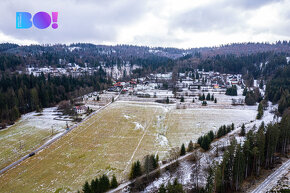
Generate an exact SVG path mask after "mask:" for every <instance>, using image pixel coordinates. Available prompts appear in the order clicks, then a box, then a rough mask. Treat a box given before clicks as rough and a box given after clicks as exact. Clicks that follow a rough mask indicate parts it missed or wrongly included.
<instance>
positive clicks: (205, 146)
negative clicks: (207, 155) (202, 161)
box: [201, 135, 210, 151]
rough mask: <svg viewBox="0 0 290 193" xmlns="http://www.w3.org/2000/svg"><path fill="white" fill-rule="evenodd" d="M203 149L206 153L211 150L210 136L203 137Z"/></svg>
mask: <svg viewBox="0 0 290 193" xmlns="http://www.w3.org/2000/svg"><path fill="white" fill-rule="evenodd" d="M201 147H202V149H204V150H205V151H207V150H209V147H210V139H209V136H208V135H206V136H204V137H203V140H202V143H201Z"/></svg>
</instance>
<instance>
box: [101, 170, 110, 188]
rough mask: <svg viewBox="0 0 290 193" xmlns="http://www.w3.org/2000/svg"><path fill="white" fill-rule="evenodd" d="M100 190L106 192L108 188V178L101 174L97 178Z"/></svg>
mask: <svg viewBox="0 0 290 193" xmlns="http://www.w3.org/2000/svg"><path fill="white" fill-rule="evenodd" d="M99 186H100V192H106V191H108V190H109V189H110V180H109V178H108V176H107V175H105V174H104V175H103V176H102V177H101V178H100V179H99Z"/></svg>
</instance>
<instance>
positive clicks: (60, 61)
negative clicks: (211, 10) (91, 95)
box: [0, 41, 290, 71]
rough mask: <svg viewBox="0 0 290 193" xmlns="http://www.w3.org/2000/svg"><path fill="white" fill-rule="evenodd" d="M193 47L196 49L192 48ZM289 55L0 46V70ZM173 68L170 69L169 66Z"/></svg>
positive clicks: (244, 47) (228, 48)
mask: <svg viewBox="0 0 290 193" xmlns="http://www.w3.org/2000/svg"><path fill="white" fill-rule="evenodd" d="M193 47H194V45H193ZM267 52H272V53H284V54H290V41H289V42H288V41H283V42H281V41H278V42H276V43H275V44H269V43H236V44H227V45H221V46H219V47H203V48H190V49H178V48H162V47H148V46H132V45H116V46H107V45H94V44H88V43H75V44H71V45H62V44H55V45H30V46H19V45H17V44H10V43H4V44H0V70H1V71H6V70H9V71H15V70H19V69H23V68H25V67H26V66H27V65H30V66H37V67H41V66H52V67H63V66H64V65H65V64H67V63H76V64H78V65H79V66H85V65H87V66H89V67H95V66H99V65H101V64H104V65H106V66H112V65H122V64H124V63H127V62H129V63H130V64H131V65H133V64H136V65H140V66H143V67H145V68H147V69H158V68H159V67H160V66H163V68H164V65H165V64H167V66H165V67H168V63H170V64H171V63H172V61H173V60H175V59H183V60H184V59H192V58H193V59H194V58H202V59H206V58H208V57H216V56H223V55H235V56H237V57H238V56H248V55H256V54H257V53H267ZM169 66H170V65H169ZM171 67H172V66H170V68H171Z"/></svg>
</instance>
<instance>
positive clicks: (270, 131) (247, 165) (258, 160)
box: [206, 111, 290, 193]
mask: <svg viewBox="0 0 290 193" xmlns="http://www.w3.org/2000/svg"><path fill="white" fill-rule="evenodd" d="M289 127H290V112H289V111H288V112H287V113H285V114H284V115H283V117H282V120H281V122H280V123H274V124H273V123H270V124H268V125H267V126H265V125H264V123H262V124H261V125H260V127H259V128H258V130H257V131H256V132H255V130H256V128H255V126H254V128H253V129H251V130H250V131H249V132H248V133H246V139H245V142H244V143H243V144H238V143H237V141H236V140H235V139H232V141H231V144H230V146H229V147H228V148H227V150H226V151H225V153H224V156H223V160H222V162H221V163H220V164H218V165H217V166H216V167H214V168H212V171H211V172H209V177H208V181H207V186H206V187H209V188H208V189H206V192H221V193H226V192H236V191H239V190H240V187H241V184H242V182H243V180H245V179H247V178H248V177H250V176H254V177H257V176H259V175H260V174H261V170H262V169H269V168H272V167H274V164H275V153H281V154H283V155H286V154H287V153H288V151H289V149H287V147H289V142H290V130H289Z"/></svg>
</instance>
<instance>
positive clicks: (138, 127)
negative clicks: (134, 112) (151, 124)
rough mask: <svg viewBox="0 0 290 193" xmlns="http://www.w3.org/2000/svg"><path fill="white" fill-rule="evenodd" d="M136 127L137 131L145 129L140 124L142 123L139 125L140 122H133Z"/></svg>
mask: <svg viewBox="0 0 290 193" xmlns="http://www.w3.org/2000/svg"><path fill="white" fill-rule="evenodd" d="M133 123H134V124H135V125H136V126H135V128H134V129H135V130H139V129H142V130H144V127H143V126H142V125H141V124H140V123H138V122H133Z"/></svg>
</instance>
